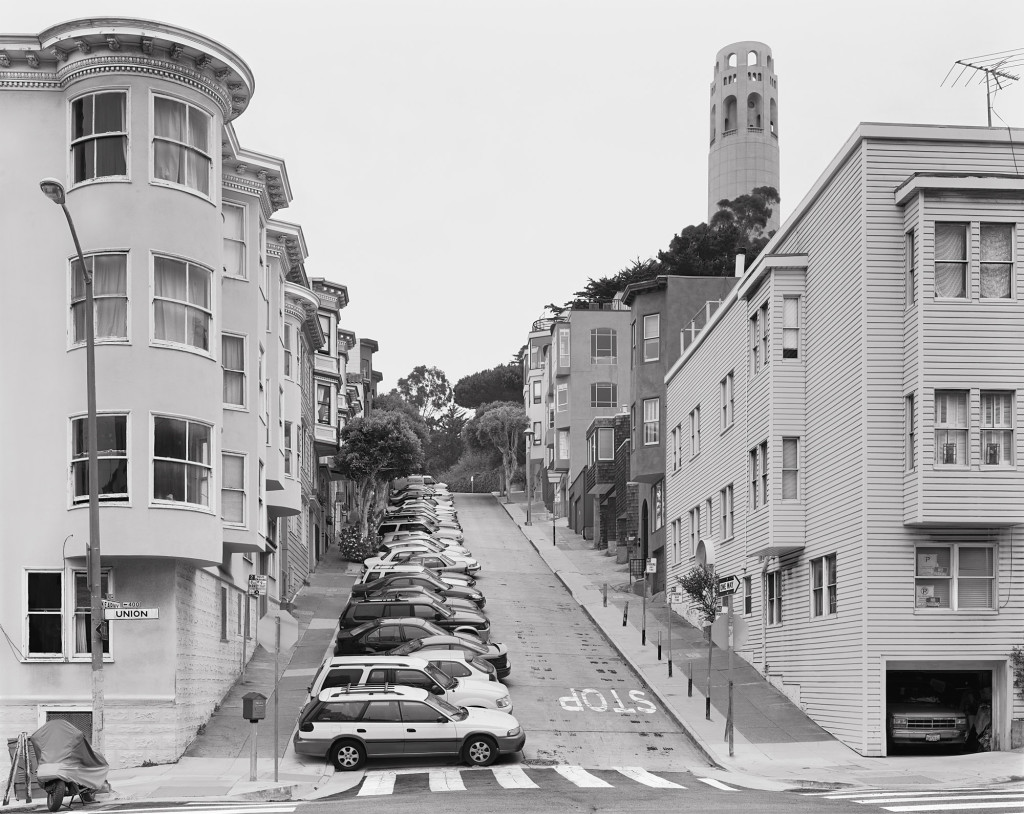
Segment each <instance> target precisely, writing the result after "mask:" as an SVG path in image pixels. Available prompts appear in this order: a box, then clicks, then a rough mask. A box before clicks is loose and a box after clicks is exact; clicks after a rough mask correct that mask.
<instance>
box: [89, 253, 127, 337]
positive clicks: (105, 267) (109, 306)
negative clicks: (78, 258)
mask: <svg viewBox="0 0 1024 814" xmlns="http://www.w3.org/2000/svg"><path fill="white" fill-rule="evenodd" d="M92 262H93V296H94V297H95V298H96V299H95V304H96V312H95V323H96V336H97V337H127V336H128V297H127V296H126V294H127V290H128V289H127V279H128V270H127V263H126V259H125V256H124V255H123V254H101V255H96V256H95V257H93V258H92Z"/></svg>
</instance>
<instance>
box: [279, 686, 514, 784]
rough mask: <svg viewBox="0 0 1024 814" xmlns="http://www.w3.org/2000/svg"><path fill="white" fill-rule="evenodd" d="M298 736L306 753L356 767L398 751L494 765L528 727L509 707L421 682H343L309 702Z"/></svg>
mask: <svg viewBox="0 0 1024 814" xmlns="http://www.w3.org/2000/svg"><path fill="white" fill-rule="evenodd" d="M293 742H294V744H295V751H296V752H297V753H298V754H301V755H314V756H317V757H327V758H329V759H330V761H331V762H332V763H333V764H334V765H335V767H336V768H337V769H339V770H340V771H352V770H355V769H359V768H362V766H363V765H364V764H365V763H366V760H367V758H378V757H391V758H393V757H395V756H396V755H402V756H407V757H435V756H445V757H452V758H456V757H457V758H460V759H461V760H463V761H465V762H466V763H468V764H470V765H474V766H489V765H490V764H492V763H493V762H494V761H495V760H496V759H497V757H498V756H499V755H503V754H511V753H514V752H518V751H520V750H521V749H522V748H523V744H524V743H525V742H526V735H525V734H524V733H523V728H522V727H521V726H520V725H519V721H517V720H516V719H515V718H514V717H513V716H512V715H510V714H509V713H507V712H498V711H497V710H493V709H480V708H477V707H457V706H455V705H453V704H449V703H448V702H447V701H444V700H442V699H440V698H437V697H436V696H434V695H431V694H430V693H429V692H427V691H426V690H424V689H422V688H419V687H392V686H387V687H345V688H338V687H336V688H334V689H330V690H324V691H323V692H322V693H320V696H319V697H318V698H317V700H316V701H312V702H310V703H309V704H307V705H306V707H305V708H304V709H303V711H302V713H301V714H300V716H299V727H298V729H297V730H296V732H295V735H294V738H293Z"/></svg>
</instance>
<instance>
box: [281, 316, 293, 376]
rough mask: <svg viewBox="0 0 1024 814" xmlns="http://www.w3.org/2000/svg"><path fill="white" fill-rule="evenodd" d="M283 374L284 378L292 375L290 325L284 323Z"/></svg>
mask: <svg viewBox="0 0 1024 814" xmlns="http://www.w3.org/2000/svg"><path fill="white" fill-rule="evenodd" d="M282 341H283V343H284V375H285V378H287V379H290V378H291V377H292V326H291V325H288V324H285V326H284V338H283V340H282Z"/></svg>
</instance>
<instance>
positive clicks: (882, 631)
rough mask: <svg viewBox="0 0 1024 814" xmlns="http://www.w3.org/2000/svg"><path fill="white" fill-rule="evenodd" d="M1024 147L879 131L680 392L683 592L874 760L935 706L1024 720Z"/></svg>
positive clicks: (706, 347)
mask: <svg viewBox="0 0 1024 814" xmlns="http://www.w3.org/2000/svg"><path fill="white" fill-rule="evenodd" d="M1022 139H1024V132H1020V131H1018V132H1017V133H1016V134H1014V133H1007V132H1005V131H1002V130H996V129H990V128H966V127H929V126H909V125H861V126H860V127H859V128H858V129H857V131H856V132H855V133H854V134H853V136H852V137H851V138H850V140H849V141H848V142H847V143H846V145H845V146H844V148H843V149H842V151H841V152H840V153H839V154H838V155H837V156H836V158H835V159H834V160H833V162H832V163H831V164H830V165H829V167H828V168H827V169H826V171H825V172H824V174H823V175H822V177H821V178H820V180H819V181H818V182H817V183H816V185H815V186H814V188H813V189H812V190H811V191H810V193H809V194H808V195H807V197H806V198H805V199H804V201H803V202H802V203H801V204H800V206H799V207H798V208H797V210H796V212H795V213H794V214H793V216H792V217H791V218H790V219H789V220H788V221H787V222H786V224H785V225H784V226H783V227H782V229H781V230H780V231H779V233H778V234H776V236H775V237H774V239H773V240H772V241H771V242H770V243H769V245H768V247H767V248H766V249H765V251H764V252H763V253H762V255H761V257H760V258H759V259H758V260H757V262H756V263H754V264H753V265H752V266H751V268H750V269H749V270H748V272H747V273H746V274H745V275H744V277H743V278H742V280H741V281H740V282H739V284H738V285H737V287H736V288H735V289H733V291H732V292H731V293H730V294H729V295H728V296H727V297H726V299H725V301H724V302H723V304H722V305H721V307H720V308H718V309H717V311H716V312H715V313H714V315H713V316H712V317H711V319H710V320H709V322H708V323H707V325H706V326H705V327H704V328H703V329H702V330H700V331H699V332H698V333H696V334H695V336H692V339H690V340H688V342H687V344H686V347H684V349H683V355H682V357H681V359H680V360H679V361H678V362H677V363H676V364H675V365H674V366H673V367H672V369H671V370H670V371H669V373H668V376H667V401H668V410H667V419H668V425H669V426H672V427H677V428H679V430H680V432H679V448H678V449H676V450H673V451H670V452H669V453H668V454H667V455H666V472H667V473H668V474H667V506H668V521H669V523H670V528H671V533H670V537H669V539H670V544H669V551H670V555H669V579H670V581H671V579H672V578H673V577H675V576H678V575H680V574H682V573H685V572H686V571H688V570H689V569H690V568H692V567H693V566H694V565H697V564H708V565H713V566H714V568H715V569H716V571H717V573H718V574H719V575H721V576H726V575H728V576H736V577H737V579H738V580H739V586H740V587H739V590H738V593H737V594H736V595H735V596H734V602H735V606H734V607H735V612H736V617H737V629H736V646H737V648H738V649H739V651H740V653H741V655H742V656H743V657H744V658H745V659H747V660H748V661H749V662H750V663H752V664H754V665H756V666H757V667H758V668H759V669H760V670H761V671H762V672H763V673H764V674H765V675H766V676H767V677H768V678H769V679H770V680H771V681H772V682H773V683H775V684H776V685H777V686H779V687H780V688H781V689H783V690H784V691H785V692H786V693H787V694H788V695H789V696H790V697H791V698H793V699H794V700H795V701H796V702H797V703H799V704H800V706H801V707H803V709H804V710H805V711H806V712H807V713H808V714H809V715H810V716H811V717H812V718H813V719H814V720H815V721H817V722H818V723H819V724H820V725H821V726H822V727H824V728H825V729H827V730H828V731H829V732H831V733H832V734H834V735H835V736H836V737H838V738H839V739H840V740H842V741H843V742H844V743H846V744H848V745H849V746H851V747H852V748H853V749H855V750H857V751H858V752H860V753H861V754H864V755H884V754H886V753H887V748H888V747H887V738H886V735H887V725H888V724H887V705H888V704H889V703H895V702H896V701H898V700H901V699H903V698H906V697H909V696H912V695H913V694H914V693H915V692H918V693H920V689H921V688H925V689H926V690H927V691H928V694H929V695H934V696H936V697H937V698H938V699H939V700H940V701H942V702H944V703H947V704H949V705H953V706H954V708H956V704H957V703H958V701H959V700H960V699H961V698H962V697H963V694H966V693H967V692H972V693H974V694H975V696H980V697H981V698H983V699H984V698H985V697H986V696H990V697H991V708H992V718H993V727H992V735H993V737H992V747H993V748H995V749H1007V748H1009V747H1010V730H1011V721H1012V720H1014V719H1020V718H1022V717H1024V703H1022V702H1021V700H1020V697H1019V695H1018V694H1017V693H1015V692H1014V688H1013V677H1012V673H1011V668H1010V663H1009V654H1010V649H1011V647H1012V646H1013V645H1014V644H1015V643H1019V642H1020V632H1021V630H1022V629H1024V597H1022V593H1021V587H1022V584H1024V557H1022V556H1021V550H1020V546H1021V542H1020V541H1021V524H1022V523H1024V501H1022V500H1021V495H1022V494H1024V492H1022V489H1024V469H1022V466H1021V454H1022V453H1024V445H1022V443H1021V434H1020V432H1019V429H1018V428H1019V427H1020V418H1021V402H1022V397H1021V383H1022V382H1024V345H1022V342H1024V340H1022V338H1021V334H1020V331H1019V330H1018V326H1019V325H1020V324H1021V322H1022V320H1024V285H1022V278H1021V274H1020V267H1019V258H1020V257H1021V248H1022V245H1024V244H1022V242H1021V233H1022V223H1024V182H1022V180H1021V178H1020V175H1019V174H1017V173H1016V170H1015V166H1016V165H1019V164H1020V163H1021V161H1022V159H1024V151H1022V150H1021V149H1020V148H1019V147H1018V146H1017V145H1019V144H1020V143H1021V141H1022ZM950 167H956V168H957V169H956V171H955V172H950V171H949V168H950ZM698 408H699V409H700V415H701V422H700V424H699V426H698V427H694V425H693V424H692V423H691V418H690V417H691V416H692V415H693V413H694V411H695V410H696V409H698Z"/></svg>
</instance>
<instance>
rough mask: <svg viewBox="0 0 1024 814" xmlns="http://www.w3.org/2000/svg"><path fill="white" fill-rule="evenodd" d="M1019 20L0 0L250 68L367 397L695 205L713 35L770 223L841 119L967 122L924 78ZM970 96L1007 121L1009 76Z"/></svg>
mask: <svg viewBox="0 0 1024 814" xmlns="http://www.w3.org/2000/svg"><path fill="white" fill-rule="evenodd" d="M1021 8H1022V7H1021V5H1020V2H1019V0H1013V1H1006V0H993V1H991V2H986V3H983V4H978V5H975V6H974V7H972V6H971V5H970V4H964V3H963V2H957V3H953V2H950V1H949V0H932V1H931V2H907V1H906V0H889V2H878V1H877V0H865V1H864V2H858V3H846V4H842V5H840V4H837V3H829V2H815V3H812V2H793V1H792V0H760V1H759V2H750V0H730V2H707V3H701V4H699V5H698V4H697V3H692V2H684V0H514V1H509V0H338V1H337V2H310V0H290V2H285V3H281V2H274V3H270V2H265V0H247V1H246V2H240V1H239V0H231V2H227V1H226V0H199V1H197V0H176V2H174V3H167V2H153V1H152V0H108V1H107V2H102V3H96V4H88V3H84V2H82V0H74V2H70V1H69V0H48V1H47V2H46V3H27V2H17V3H15V2H14V1H13V0H11V2H6V3H4V8H3V11H2V12H0V29H2V30H3V31H4V32H6V33H32V34H37V33H39V32H40V31H42V30H43V29H44V28H46V27H48V26H50V25H53V24H56V23H58V22H62V21H65V20H69V19H76V18H82V17H86V16H88V15H95V16H101V15H125V16H132V17H141V18H146V19H153V20H160V21H164V22H168V23H173V24H175V25H179V26H183V27H185V28H189V29H192V30H194V31H197V32H199V33H201V34H204V35H206V36H208V37H211V38H213V39H215V40H217V41H219V42H221V43H223V44H224V45H226V46H227V47H228V48H231V49H232V50H234V51H235V52H236V53H238V54H239V55H240V56H241V57H242V59H244V60H245V61H246V62H247V63H248V64H249V66H250V68H251V69H252V71H253V73H254V75H255V77H256V93H255V96H254V97H253V101H252V103H251V104H250V105H249V108H248V110H247V111H246V112H245V113H244V114H243V115H242V116H241V117H240V118H239V119H238V120H236V123H235V127H236V130H237V132H238V136H239V139H240V141H241V143H242V145H243V146H244V147H247V148H250V149H253V150H257V151H259V152H264V153H269V154H271V155H277V156H280V157H282V158H284V159H285V162H286V164H287V167H288V173H289V177H290V179H291V183H292V190H293V193H294V196H295V200H294V203H293V205H292V206H291V207H289V208H288V209H285V210H281V211H280V212H278V216H279V217H281V218H283V219H284V220H289V221H294V222H297V223H299V224H301V225H302V227H303V230H304V232H305V235H306V240H307V243H308V246H309V251H310V257H309V260H308V261H307V265H306V268H307V271H308V273H309V274H310V276H311V277H325V278H327V279H329V280H333V281H336V282H340V283H344V284H346V285H347V286H348V288H349V293H350V296H351V300H352V302H351V304H350V305H349V307H348V308H347V309H346V310H345V311H343V312H342V320H343V323H344V324H345V326H346V327H348V328H350V329H352V330H354V331H355V332H356V333H357V334H358V335H359V336H366V337H370V338H373V339H376V340H377V341H378V342H379V343H380V351H379V353H378V354H377V356H376V360H377V361H376V363H375V366H376V367H377V368H378V369H380V370H382V371H383V373H384V387H385V389H390V387H392V386H393V385H394V383H395V381H396V380H397V379H398V378H399V377H400V376H404V375H406V374H407V373H408V372H409V371H410V370H411V369H412V368H413V367H414V366H416V365H418V364H426V365H436V366H438V367H440V368H441V369H442V370H444V371H445V372H446V373H447V375H448V377H449V379H450V380H451V382H452V383H453V384H454V383H455V381H456V380H457V379H459V378H460V377H462V376H464V375H466V374H468V373H472V372H474V371H477V370H481V369H484V368H487V367H492V366H493V365H495V364H499V363H502V362H505V361H508V359H509V358H510V357H511V356H512V354H513V353H515V351H516V350H518V348H519V347H520V345H522V344H523V342H524V341H525V337H526V333H527V332H528V330H529V327H530V323H531V322H532V321H533V320H534V319H535V318H536V317H537V316H539V315H540V313H541V311H542V308H543V306H544V305H545V304H546V303H548V302H552V301H553V302H563V301H565V300H566V299H568V298H569V297H570V296H571V294H572V293H573V292H574V291H576V290H578V289H579V288H580V287H582V285H583V284H584V283H585V282H586V280H587V278H588V277H601V276H605V275H610V274H614V273H615V272H616V271H618V270H619V269H621V268H622V267H624V266H626V265H627V264H628V263H629V262H630V261H631V260H632V259H634V258H636V257H640V258H647V257H650V256H654V255H655V254H656V253H657V252H658V250H660V249H664V248H666V247H667V246H668V243H669V241H670V240H671V238H672V236H673V235H674V234H676V233H677V232H679V231H680V230H681V229H682V228H683V227H684V226H686V225H688V224H691V223H700V222H702V221H704V220H706V219H707V211H706V207H707V203H706V200H707V199H706V195H707V154H708V132H709V128H708V116H709V110H708V108H709V105H710V102H709V99H710V96H709V84H710V82H711V78H712V70H713V63H714V58H715V54H716V53H717V52H718V50H719V49H720V48H723V47H725V46H726V45H728V44H729V43H732V42H738V41H741V40H746V39H752V40H759V41H761V42H764V43H766V44H767V45H768V46H769V47H771V49H772V52H773V54H774V57H775V66H776V72H777V75H778V78H779V128H778V129H779V146H780V151H781V161H782V178H781V185H780V186H781V193H782V216H783V219H785V217H786V216H788V214H789V213H790V212H791V211H792V209H793V208H794V207H795V206H796V204H797V203H799V201H800V199H801V198H802V197H803V196H804V194H805V193H806V192H807V191H808V189H809V188H810V187H811V185H812V184H813V183H814V181H815V180H816V179H817V177H818V176H819V174H820V173H821V172H822V171H823V170H824V168H825V166H826V165H827V164H828V162H829V161H830V160H831V158H832V157H833V156H834V155H835V153H836V152H837V151H838V149H839V148H840V147H841V146H842V144H843V143H844V142H845V141H846V139H847V138H848V137H849V135H850V134H851V132H852V131H853V129H854V127H855V126H856V125H857V123H858V122H861V121H879V122H883V121H893V122H918V123H929V124H969V125H984V124H985V93H984V85H983V84H982V85H978V84H977V83H976V82H975V83H972V84H971V85H969V86H966V87H964V86H963V82H961V83H960V84H959V85H958V86H957V87H955V88H950V87H948V83H947V86H946V87H940V84H941V83H942V81H943V79H944V78H945V77H946V74H947V72H948V71H949V69H950V67H951V66H952V65H953V63H954V61H955V60H957V59H966V58H968V57H975V56H978V55H982V54H990V53H994V52H1002V51H1008V50H1013V49H1020V48H1024V36H1022V34H1021V30H1022V29H1021V26H1020V23H1021V21H1022V20H1024V12H1022V11H1021ZM698 9H699V10H698ZM1000 21H1002V23H1000ZM994 107H995V110H996V112H997V113H998V114H999V115H1001V116H1002V118H1003V119H1005V120H1006V122H1007V123H1009V124H1010V125H1012V126H1015V127H1020V126H1024V82H1021V83H1017V84H1014V85H1012V86H1011V87H1010V88H1008V89H1006V90H1004V91H1002V92H1001V93H999V94H998V95H997V96H996V98H995V102H994ZM994 124H996V125H997V126H998V125H1000V121H999V120H998V118H995V119H994ZM12 194H13V193H12ZM83 240H84V241H86V242H87V240H88V238H87V237H86V236H84V235H83Z"/></svg>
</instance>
